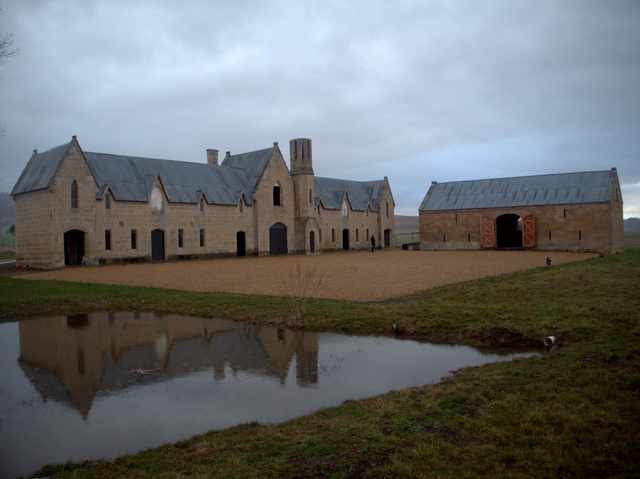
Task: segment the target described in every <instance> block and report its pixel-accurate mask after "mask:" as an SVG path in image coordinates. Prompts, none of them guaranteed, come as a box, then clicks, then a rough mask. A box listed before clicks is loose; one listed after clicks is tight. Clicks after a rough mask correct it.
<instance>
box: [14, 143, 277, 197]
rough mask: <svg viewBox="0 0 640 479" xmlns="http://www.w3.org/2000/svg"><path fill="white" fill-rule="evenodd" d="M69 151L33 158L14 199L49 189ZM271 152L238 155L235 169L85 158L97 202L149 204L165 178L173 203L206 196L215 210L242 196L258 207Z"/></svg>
mask: <svg viewBox="0 0 640 479" xmlns="http://www.w3.org/2000/svg"><path fill="white" fill-rule="evenodd" d="M69 146H70V144H69V143H67V144H65V145H61V146H58V147H55V148H52V149H51V150H48V151H46V152H43V153H37V152H34V155H33V156H32V157H31V159H30V160H29V163H28V164H27V166H26V167H25V169H24V171H23V173H22V175H21V176H20V178H19V179H18V181H17V183H16V185H15V186H14V188H13V190H12V191H11V194H12V195H17V194H20V193H26V192H28V191H35V190H39V189H44V188H47V187H48V186H49V184H50V182H51V179H52V178H53V176H54V175H55V173H56V171H57V169H58V166H59V165H60V161H61V160H62V158H63V157H64V155H65V153H66V152H67V150H68V149H69ZM270 151H271V150H262V151H259V152H252V153H246V154H243V155H237V156H238V157H239V158H240V159H241V161H240V162H238V164H236V165H234V166H217V165H209V164H203V163H187V162H182V161H172V160H160V159H153V158H139V157H132V156H123V155H112V154H107V153H92V152H84V156H85V158H86V160H87V164H88V166H89V169H90V170H91V173H92V174H93V177H94V179H95V181H96V183H97V184H98V193H97V195H96V197H97V198H102V197H103V196H104V194H105V192H106V190H107V188H109V189H110V190H111V192H112V194H113V195H114V197H115V198H116V199H117V200H119V201H141V202H146V201H148V199H149V195H150V193H151V188H152V187H153V184H154V182H155V180H156V179H157V178H158V177H160V179H161V181H162V183H163V185H164V188H165V190H166V192H167V195H168V197H169V200H170V201H171V202H173V203H197V202H198V201H199V199H200V195H201V194H202V192H204V195H205V196H206V198H207V201H208V202H209V203H210V204H219V205H235V204H237V203H238V201H239V200H240V197H241V196H242V194H243V193H244V195H245V197H246V200H247V203H248V204H251V203H252V202H253V196H252V192H253V187H254V186H255V183H256V182H257V180H258V179H259V177H260V173H261V172H262V169H263V168H264V165H265V164H266V161H267V160H268V158H269V156H268V155H266V154H265V152H270Z"/></svg>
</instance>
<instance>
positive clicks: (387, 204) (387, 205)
mask: <svg viewBox="0 0 640 479" xmlns="http://www.w3.org/2000/svg"><path fill="white" fill-rule="evenodd" d="M385 206H386V208H387V218H388V217H389V202H388V201H387V202H385Z"/></svg>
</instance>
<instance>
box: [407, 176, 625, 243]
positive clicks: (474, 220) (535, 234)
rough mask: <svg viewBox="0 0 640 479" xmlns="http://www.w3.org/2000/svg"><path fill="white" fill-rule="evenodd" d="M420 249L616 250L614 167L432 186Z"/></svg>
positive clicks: (619, 221) (618, 218)
mask: <svg viewBox="0 0 640 479" xmlns="http://www.w3.org/2000/svg"><path fill="white" fill-rule="evenodd" d="M419 221H420V249H423V250H478V249H482V248H487V249H531V250H542V251H576V252H604V253H617V252H620V251H622V249H623V218H622V195H621V193H620V183H619V181H618V174H617V171H616V169H615V168H612V169H611V170H610V171H591V172H583V173H566V174H554V175H540V176H524V177H517V178H499V179H489V180H475V181H456V182H449V183H436V182H433V183H432V184H431V188H429V191H428V192H427V194H426V196H425V197H424V200H423V201H422V204H421V205H420V209H419Z"/></svg>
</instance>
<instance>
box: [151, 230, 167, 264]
mask: <svg viewBox="0 0 640 479" xmlns="http://www.w3.org/2000/svg"><path fill="white" fill-rule="evenodd" d="M151 261H164V231H162V230H153V231H151Z"/></svg>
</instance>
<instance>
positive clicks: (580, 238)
mask: <svg viewBox="0 0 640 479" xmlns="http://www.w3.org/2000/svg"><path fill="white" fill-rule="evenodd" d="M578 240H580V241H582V230H578Z"/></svg>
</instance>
